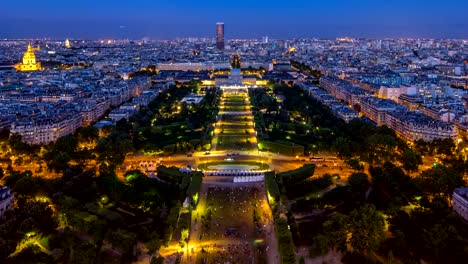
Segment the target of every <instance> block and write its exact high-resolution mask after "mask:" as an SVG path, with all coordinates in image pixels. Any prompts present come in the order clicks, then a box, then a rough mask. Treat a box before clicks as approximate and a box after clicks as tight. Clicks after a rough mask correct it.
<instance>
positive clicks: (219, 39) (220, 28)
mask: <svg viewBox="0 0 468 264" xmlns="http://www.w3.org/2000/svg"><path fill="white" fill-rule="evenodd" d="M216 48H217V49H219V50H224V23H222V22H218V23H216Z"/></svg>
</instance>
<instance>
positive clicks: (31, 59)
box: [15, 43, 41, 71]
mask: <svg viewBox="0 0 468 264" xmlns="http://www.w3.org/2000/svg"><path fill="white" fill-rule="evenodd" d="M36 50H39V47H38V48H33V47H31V43H29V44H28V49H27V50H26V52H25V53H24V55H23V60H22V62H21V63H19V64H17V65H16V67H15V68H16V70H17V71H39V70H41V63H40V62H37V61H36V55H35V54H34V51H36Z"/></svg>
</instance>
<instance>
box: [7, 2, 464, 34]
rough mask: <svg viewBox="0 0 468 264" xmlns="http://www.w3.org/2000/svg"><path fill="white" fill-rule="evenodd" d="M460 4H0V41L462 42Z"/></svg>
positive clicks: (462, 31)
mask: <svg viewBox="0 0 468 264" xmlns="http://www.w3.org/2000/svg"><path fill="white" fill-rule="evenodd" d="M467 10H468V2H467V1H464V0H447V1H441V0H411V1H405V0H392V1H384V0H351V1H344V0H327V1H307V0H292V1H278V0H272V1H271V0H270V1H265V0H261V1H248V0H237V1H207V0H203V1H193V0H175V1H161V0H157V1H150V0H135V1H126V0H113V1H110V0H103V1H94V0H80V1H63V0H47V1H33V0H23V1H3V2H2V8H1V9H0V25H1V28H2V29H1V31H0V37H1V38H33V37H37V38H44V37H49V38H66V37H73V38H84V39H90V38H142V37H150V38H155V39H168V38H179V37H212V36H213V31H212V28H211V27H210V26H211V25H212V24H213V23H215V22H217V21H223V22H225V23H226V24H227V25H229V26H227V27H226V34H227V35H229V36H230V37H232V38H259V37H261V36H264V35H268V36H271V37H273V38H282V39H285V38H306V37H316V38H335V37H341V36H350V37H369V38H388V37H390V38H398V37H431V38H467V37H468V32H467V29H468V16H467V15H466V11H467Z"/></svg>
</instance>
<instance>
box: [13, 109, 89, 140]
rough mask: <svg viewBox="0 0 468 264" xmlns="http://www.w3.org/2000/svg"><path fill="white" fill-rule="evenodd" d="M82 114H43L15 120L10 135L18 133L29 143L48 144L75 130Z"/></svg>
mask: <svg viewBox="0 0 468 264" xmlns="http://www.w3.org/2000/svg"><path fill="white" fill-rule="evenodd" d="M82 122H83V120H82V116H81V115H80V114H77V113H69V114H63V115H59V116H52V115H45V116H42V115H41V116H38V117H34V118H30V119H27V120H21V121H16V122H13V123H12V124H11V127H10V135H13V134H19V135H21V136H22V139H23V142H25V143H28V144H30V145H39V144H49V143H51V142H55V141H57V139H58V138H59V137H63V136H66V135H69V134H71V133H73V132H75V131H76V130H77V129H78V128H80V127H81V126H82V124H83V123H82Z"/></svg>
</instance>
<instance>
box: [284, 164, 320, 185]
mask: <svg viewBox="0 0 468 264" xmlns="http://www.w3.org/2000/svg"><path fill="white" fill-rule="evenodd" d="M314 171H315V165H314V164H304V165H303V166H302V167H301V168H299V169H295V170H292V171H287V172H282V173H279V174H278V175H276V177H277V178H278V182H279V183H280V184H282V185H283V186H285V187H286V186H288V185H292V184H295V183H298V182H301V181H303V180H306V179H307V178H309V177H311V176H312V175H314Z"/></svg>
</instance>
